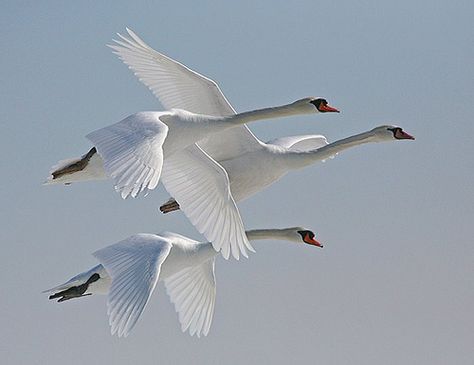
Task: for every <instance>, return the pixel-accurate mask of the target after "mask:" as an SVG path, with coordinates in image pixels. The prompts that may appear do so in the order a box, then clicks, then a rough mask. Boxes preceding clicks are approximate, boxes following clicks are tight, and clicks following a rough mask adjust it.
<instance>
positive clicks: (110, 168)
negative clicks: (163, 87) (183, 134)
mask: <svg viewBox="0 0 474 365" xmlns="http://www.w3.org/2000/svg"><path fill="white" fill-rule="evenodd" d="M160 115H162V113H157V112H141V113H136V114H132V115H130V116H129V117H127V118H125V119H124V120H122V121H120V122H118V123H115V124H112V125H110V126H108V127H105V128H102V129H99V130H97V131H94V132H92V133H90V134H88V135H87V136H86V137H87V138H88V139H89V140H90V141H92V142H93V143H94V145H95V147H96V148H97V152H98V153H99V155H100V157H102V160H103V161H104V168H105V171H106V172H107V174H108V175H109V176H110V177H111V178H112V179H113V180H114V184H115V190H117V191H118V192H120V193H121V195H122V198H123V199H125V198H127V197H128V196H129V195H131V196H132V197H134V198H135V197H136V196H137V195H138V194H139V193H140V192H142V191H146V190H152V189H154V188H155V187H156V186H157V185H158V182H159V180H160V175H161V168H162V165H163V143H164V141H165V138H166V136H167V134H168V126H167V125H166V124H164V123H163V122H161V121H160V119H159V117H160Z"/></svg>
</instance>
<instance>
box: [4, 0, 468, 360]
mask: <svg viewBox="0 0 474 365" xmlns="http://www.w3.org/2000/svg"><path fill="white" fill-rule="evenodd" d="M198 4H199V5H198ZM1 10H2V11H1V12H0V24H1V25H2V36H1V37H0V46H1V49H2V56H1V57H0V79H1V87H0V103H1V106H0V121H1V125H2V133H1V134H0V153H1V155H2V158H1V159H0V165H1V170H2V171H3V175H2V177H3V179H2V180H3V183H2V184H1V185H0V195H1V200H0V201H1V202H2V206H3V209H2V210H1V211H0V221H1V222H2V229H1V230H0V238H1V242H2V258H3V260H2V265H1V268H0V275H1V278H2V283H3V285H2V296H1V297H2V299H1V300H0V312H1V313H2V315H1V316H0V326H1V328H2V331H0V350H1V356H2V363H8V364H25V363H31V364H40V363H46V362H48V363H49V364H64V363H68V364H84V363H88V362H89V363H99V362H103V363H114V364H129V363H131V362H132V361H135V362H137V363H141V364H153V363H157V362H158V360H159V361H160V363H173V364H187V363H193V364H223V363H227V364H249V363H262V362H263V361H265V362H267V363H268V362H269V361H271V362H272V363H275V364H287V363H290V362H291V363H303V362H305V363H321V364H323V363H324V364H349V363H350V364H364V365H367V364H402V363H403V364H430V365H433V364H447V363H453V364H470V363H471V362H472V358H473V356H474V351H473V349H472V344H473V342H474V334H473V332H474V329H473V328H474V317H473V315H472V308H474V273H473V263H474V245H473V238H472V224H473V221H474V205H473V198H474V185H473V180H474V175H473V174H474V158H473V156H474V147H473V143H472V136H473V135H474V126H473V119H474V118H473V117H474V103H473V96H474V87H473V80H474V68H473V60H474V27H473V24H472V19H473V18H474V5H473V4H472V2H471V1H396V2H383V1H358V2H354V1H324V2H320V1H294V2H290V1H260V2H258V4H257V5H255V2H254V1H239V2H232V3H230V2H215V1H200V2H196V1H166V2H165V1H161V2H158V1H156V2H150V1H147V2H140V1H113V2H112V1H111V2H101V4H97V2H93V1H90V2H86V1H84V2H74V3H73V2H64V1H49V2H46V1H44V2H37V1H3V2H2V5H1ZM126 26H128V27H130V28H132V29H133V30H135V31H136V32H137V33H138V34H139V35H140V36H141V37H142V38H143V39H144V40H145V41H146V42H148V43H149V44H150V45H151V46H152V47H154V48H155V49H158V50H160V51H161V52H163V53H165V54H168V55H170V56H171V57H173V58H175V59H178V60H180V61H181V62H183V63H185V64H186V65H188V66H189V67H191V68H193V69H195V70H197V71H199V72H201V73H203V74H205V75H207V76H209V77H211V78H213V79H214V80H216V81H217V82H218V83H219V84H220V86H221V88H222V90H223V92H224V93H225V95H226V96H227V97H228V99H229V100H230V101H231V103H232V104H233V106H234V107H235V108H236V109H237V110H239V111H244V110H248V109H254V108H258V107H264V106H271V105H277V104H282V103H286V102H289V101H293V100H295V99H297V98H300V97H304V96H308V95H317V96H324V97H326V98H327V99H328V100H329V101H330V103H331V104H332V105H334V106H336V107H338V108H339V109H340V110H342V113H341V114H338V115H316V116H308V117H299V118H291V119H282V120H278V121H271V122H267V123H265V122H262V123H257V124H255V125H252V126H251V129H252V130H253V131H254V132H255V133H256V134H257V135H258V136H259V137H260V138H261V139H263V140H268V139H272V138H275V137H280V136H285V135H294V134H308V133H321V134H324V135H326V136H327V137H328V139H329V140H331V141H334V140H336V139H339V138H343V137H346V136H348V135H351V134H354V133H358V132H361V131H365V130H367V129H371V128H373V127H374V126H376V125H379V124H386V123H387V122H390V123H397V124H399V125H401V126H402V127H404V129H405V130H406V131H408V132H409V133H411V134H413V135H415V136H416V138H417V139H416V141H415V142H400V143H386V144H377V145H370V146H369V145H368V146H363V147H360V148H358V149H354V150H351V151H347V152H345V153H342V154H340V155H339V156H338V157H337V158H335V159H334V160H331V161H328V162H326V163H324V164H319V165H316V166H311V167H309V168H307V169H305V170H302V171H299V172H295V173H292V174H290V175H288V176H287V177H285V178H284V179H282V180H281V181H280V182H278V183H276V184H274V185H273V186H272V187H270V188H269V189H267V190H265V191H264V192H261V193H260V194H258V195H256V196H255V197H253V198H252V199H250V200H248V201H245V202H243V203H242V204H240V207H241V213H242V216H243V219H244V222H245V223H246V226H247V227H248V228H261V227H282V226H291V225H303V226H306V227H308V228H311V229H313V230H314V231H315V232H316V234H317V237H318V238H319V239H320V240H321V241H322V242H324V243H325V247H324V249H323V250H318V249H313V248H311V247H296V246H294V245H292V244H289V243H284V242H258V243H256V244H255V246H256V248H257V251H258V252H257V254H255V255H252V256H251V258H250V259H249V260H244V261H242V262H225V261H224V260H222V259H219V260H218V262H217V267H216V275H217V302H216V312H215V316H214V321H213V324H212V328H211V331H210V334H209V336H208V337H207V338H201V339H197V338H191V337H190V336H189V335H188V334H185V333H184V334H183V333H181V331H180V328H179V324H178V321H177V316H176V314H175V313H174V309H173V307H172V305H171V304H170V303H169V300H168V298H167V296H166V294H165V293H164V290H163V287H162V286H161V285H160V286H159V288H158V291H157V292H155V295H154V296H153V298H152V300H151V301H150V303H149V306H148V307H147V308H146V310H145V312H144V314H143V316H142V318H141V320H140V321H139V323H138V324H137V326H136V327H135V329H134V331H133V332H132V334H131V335H130V336H129V337H128V338H126V339H119V338H116V337H112V336H110V333H109V327H108V323H107V318H106V306H105V300H106V298H105V297H101V296H98V297H89V298H84V299H81V300H73V301H70V302H66V303H63V304H57V303H55V302H51V301H48V300H47V296H46V295H44V294H41V291H42V290H44V289H46V288H48V287H51V286H54V285H56V284H59V283H61V282H63V281H65V280H66V279H68V278H70V277H71V276H73V275H74V274H76V273H78V272H80V271H83V270H85V269H88V268H89V267H91V266H92V265H94V264H95V261H94V259H93V257H92V256H91V255H90V253H91V252H93V251H95V250H97V249H98V248H100V247H103V246H106V245H108V244H111V243H114V242H116V241H118V240H120V239H122V238H124V237H126V236H128V235H130V234H133V233H137V232H150V233H151V232H156V233H158V232H160V231H163V230H171V231H175V232H179V233H181V234H185V235H188V236H190V237H193V238H197V239H199V238H201V237H200V236H199V234H198V233H197V232H196V231H195V230H194V228H193V227H192V226H191V225H190V224H189V223H188V222H187V220H186V219H185V217H184V216H183V215H182V214H181V213H178V214H172V215H169V216H166V217H165V216H162V215H161V214H159V213H158V206H159V204H160V203H161V202H162V201H163V200H165V199H166V198H167V197H168V195H167V194H166V192H165V191H164V189H163V188H159V189H158V190H157V191H155V192H153V193H152V194H150V195H149V196H148V197H147V198H142V199H136V200H127V201H122V200H121V199H120V197H119V195H118V194H116V193H115V192H114V191H113V189H112V184H111V183H110V182H109V181H106V182H96V183H84V184H76V185H72V186H69V187H63V186H53V187H44V186H41V182H42V181H43V180H44V179H45V177H46V175H47V172H48V170H49V168H50V166H51V165H52V164H53V163H55V162H56V161H57V160H58V159H62V158H66V157H72V156H75V155H78V154H81V153H84V152H86V151H87V150H88V148H89V147H90V145H89V143H88V141H87V140H86V139H85V138H84V137H83V136H84V135H86V134H87V133H88V132H90V131H92V130H95V129H97V128H100V127H102V126H105V125H108V124H111V123H114V122H116V121H118V120H120V119H122V118H124V117H125V116H127V115H129V114H131V113H134V112H136V111H140V110H160V109H161V106H160V105H159V103H158V101H157V100H156V99H155V98H154V97H153V95H152V94H151V93H150V92H149V91H148V90H147V89H146V88H145V87H144V86H143V85H141V84H140V83H139V82H138V81H137V80H136V78H135V77H134V76H133V74H132V73H131V72H130V71H129V70H128V69H127V68H126V67H125V66H124V65H123V64H122V63H121V62H120V61H119V60H118V59H117V57H116V56H114V55H113V54H112V53H111V51H110V50H109V49H108V48H107V47H105V44H106V43H108V42H110V41H111V39H112V38H114V36H115V33H116V32H123V31H124V29H125V27H126Z"/></svg>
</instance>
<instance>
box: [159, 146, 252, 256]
mask: <svg viewBox="0 0 474 365" xmlns="http://www.w3.org/2000/svg"><path fill="white" fill-rule="evenodd" d="M161 179H162V181H163V185H164V186H165V188H166V190H168V192H169V193H170V194H171V195H172V196H173V197H174V198H175V199H176V200H177V201H179V204H180V207H181V210H182V211H183V212H184V214H185V215H186V216H187V217H188V218H189V220H190V221H191V223H192V224H193V225H194V226H195V227H196V228H197V230H198V231H199V232H200V233H202V234H203V235H204V236H205V237H206V239H207V240H208V241H209V242H212V246H213V247H214V249H215V250H216V251H221V252H222V255H223V256H224V258H225V259H228V258H229V256H230V253H232V256H234V257H235V258H236V259H239V254H240V253H241V254H242V255H244V256H245V257H247V256H248V255H247V249H248V250H250V251H253V248H252V246H251V245H250V243H249V241H248V239H247V235H246V234H245V229H244V225H243V223H242V219H241V217H240V213H239V210H238V208H237V205H236V203H235V201H234V198H233V197H232V194H231V192H230V186H229V176H228V175H227V172H226V171H225V169H224V168H223V167H222V166H221V165H219V164H218V163H217V162H216V161H215V160H213V159H212V158H211V157H210V156H209V155H208V154H207V153H206V152H204V151H203V150H202V149H201V148H199V146H197V145H196V144H194V145H191V146H189V147H187V148H186V149H184V150H181V151H179V152H176V153H174V154H173V155H171V156H170V157H167V159H166V160H165V162H164V165H163V173H162V177H161Z"/></svg>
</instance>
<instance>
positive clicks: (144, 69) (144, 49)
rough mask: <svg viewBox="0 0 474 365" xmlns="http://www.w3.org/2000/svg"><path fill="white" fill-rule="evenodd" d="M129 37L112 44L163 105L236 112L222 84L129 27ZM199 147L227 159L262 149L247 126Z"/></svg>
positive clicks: (220, 113) (214, 112)
mask: <svg viewBox="0 0 474 365" xmlns="http://www.w3.org/2000/svg"><path fill="white" fill-rule="evenodd" d="M127 32H128V35H129V37H125V36H122V35H121V34H118V36H119V37H120V40H115V41H114V42H115V44H113V45H109V47H110V48H112V49H113V50H114V53H115V54H116V55H118V56H119V58H120V59H121V60H122V61H123V62H124V63H125V64H126V65H128V67H129V68H130V69H131V70H132V71H133V73H134V74H135V75H136V76H137V77H138V79H139V80H140V81H141V82H142V83H143V84H145V86H147V87H148V88H149V89H150V90H151V92H152V93H153V94H154V95H155V96H156V97H157V98H158V100H159V101H160V102H161V104H163V106H164V107H165V109H173V108H179V109H184V110H187V111H190V112H193V113H197V114H206V115H214V116H226V115H232V114H235V110H234V108H232V106H231V105H230V103H229V102H228V101H227V99H226V97H225V96H224V94H223V93H222V91H221V90H220V88H219V86H218V85H217V84H216V83H215V82H214V81H213V80H211V79H209V78H207V77H206V76H203V75H201V74H199V73H197V72H196V71H193V70H191V69H190V68H188V67H186V66H185V65H183V64H181V63H179V62H177V61H175V60H173V59H171V58H169V57H167V56H165V55H164V54H162V53H160V52H157V51H155V50H154V49H153V48H151V47H150V46H148V45H147V44H146V43H145V42H144V41H143V40H142V39H140V38H139V37H138V36H137V35H136V34H135V33H134V32H133V31H132V30H130V29H127ZM200 146H201V147H202V148H204V150H205V151H206V152H207V153H209V154H210V155H211V156H212V157H213V158H214V159H215V160H216V161H222V160H226V159H229V158H232V157H235V156H238V155H240V154H243V153H245V152H248V151H253V150H255V149H258V148H261V142H260V141H259V140H258V139H257V137H255V135H254V134H253V133H252V132H251V131H250V130H249V129H248V128H247V126H246V125H243V126H240V127H236V128H231V129H229V130H226V131H223V132H220V133H218V134H214V135H213V137H212V138H209V139H206V140H203V141H201V143H200Z"/></svg>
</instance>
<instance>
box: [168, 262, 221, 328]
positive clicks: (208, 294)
mask: <svg viewBox="0 0 474 365" xmlns="http://www.w3.org/2000/svg"><path fill="white" fill-rule="evenodd" d="M214 263H215V259H214V258H213V259H210V260H209V261H206V262H205V263H203V264H201V265H198V266H194V267H190V268H186V269H183V270H181V271H180V272H178V273H176V274H174V275H172V276H170V277H169V278H167V279H165V287H166V292H167V293H168V295H169V296H170V300H171V302H172V303H173V304H174V306H175V309H176V312H178V318H179V321H180V323H181V329H182V331H183V332H184V331H187V330H188V331H189V334H190V335H191V336H193V335H194V334H196V335H197V336H198V337H200V336H201V335H204V336H207V334H208V333H209V328H210V326H211V322H212V316H213V313H214V303H215V300H216V281H215V274H214Z"/></svg>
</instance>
